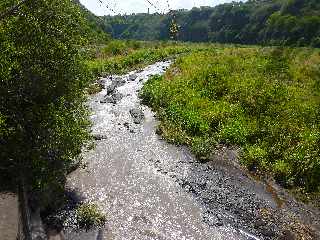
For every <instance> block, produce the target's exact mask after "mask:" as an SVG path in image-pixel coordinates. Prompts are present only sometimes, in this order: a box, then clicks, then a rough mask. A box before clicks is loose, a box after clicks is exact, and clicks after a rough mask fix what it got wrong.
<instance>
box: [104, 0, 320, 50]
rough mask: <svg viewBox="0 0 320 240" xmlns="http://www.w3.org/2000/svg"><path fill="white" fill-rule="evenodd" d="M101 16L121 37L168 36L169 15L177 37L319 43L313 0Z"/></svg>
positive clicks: (260, 0) (319, 20)
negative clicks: (175, 26) (176, 26)
mask: <svg viewBox="0 0 320 240" xmlns="http://www.w3.org/2000/svg"><path fill="white" fill-rule="evenodd" d="M104 19H105V23H106V25H109V27H108V28H107V29H109V30H108V32H110V34H112V36H113V37H114V38H121V39H140V40H168V39H170V37H171V34H170V27H171V25H172V20H173V19H174V20H175V22H176V23H177V25H178V26H180V28H179V33H178V36H177V38H178V40H181V41H192V42H207V41H211V42H220V43H241V44H269V45H270V44H275V45H295V46H314V47H320V2H319V1H318V0H249V1H245V2H232V3H226V4H221V5H218V6H216V7H201V8H193V9H192V10H191V11H188V10H184V9H181V10H177V11H171V12H170V13H168V14H165V15H163V14H157V13H156V14H133V15H130V16H115V17H110V16H106V17H104Z"/></svg>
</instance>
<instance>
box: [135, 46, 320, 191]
mask: <svg viewBox="0 0 320 240" xmlns="http://www.w3.org/2000/svg"><path fill="white" fill-rule="evenodd" d="M319 66H320V54H319V51H316V50H312V49H287V48H286V49H282V48H260V47H248V48H241V47H237V48H236V47H232V46H231V47H222V46H220V47H211V48H210V49H208V50H207V51H200V52H193V53H191V54H189V55H187V56H182V57H180V58H179V59H178V60H177V61H176V63H175V64H174V65H173V66H172V68H171V70H170V71H169V72H168V73H167V74H166V75H165V76H164V77H154V78H153V79H152V80H150V81H149V82H148V83H147V84H146V85H145V87H144V89H143V92H142V93H141V96H142V98H143V99H144V102H145V103H147V104H148V105H150V106H151V107H153V109H154V110H156V111H157V112H158V115H159V117H160V119H161V124H160V126H159V132H160V133H162V135H163V136H164V137H165V138H166V139H167V140H169V141H172V142H175V143H179V144H187V145H189V146H190V147H191V149H192V150H193V152H194V153H195V154H196V155H197V156H198V157H199V158H202V159H208V158H210V154H211V152H212V150H213V148H214V147H215V146H216V144H217V143H225V144H232V145H234V144H236V145H239V146H241V147H242V157H241V161H242V163H243V164H245V165H246V166H247V167H248V168H249V169H251V170H255V171H257V172H259V173H270V174H272V175H273V176H274V178H275V179H276V180H278V182H280V183H282V184H283V185H285V186H286V187H293V186H295V187H303V188H304V189H306V190H307V191H309V192H319V191H320V147H319V146H320V67H319Z"/></svg>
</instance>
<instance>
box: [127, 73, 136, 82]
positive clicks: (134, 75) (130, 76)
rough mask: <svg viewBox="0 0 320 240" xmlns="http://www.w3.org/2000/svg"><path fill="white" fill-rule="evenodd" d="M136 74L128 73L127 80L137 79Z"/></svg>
mask: <svg viewBox="0 0 320 240" xmlns="http://www.w3.org/2000/svg"><path fill="white" fill-rule="evenodd" d="M137 77H138V76H137V74H130V75H129V81H135V80H136V79H137Z"/></svg>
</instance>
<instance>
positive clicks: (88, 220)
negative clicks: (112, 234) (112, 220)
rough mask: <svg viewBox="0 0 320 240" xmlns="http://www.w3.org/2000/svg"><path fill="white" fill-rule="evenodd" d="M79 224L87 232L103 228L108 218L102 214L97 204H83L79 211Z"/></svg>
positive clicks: (77, 211) (77, 212)
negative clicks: (95, 228)
mask: <svg viewBox="0 0 320 240" xmlns="http://www.w3.org/2000/svg"><path fill="white" fill-rule="evenodd" d="M76 214H77V222H78V224H79V227H80V228H85V229H87V230H89V229H91V228H94V227H102V226H103V225H104V224H105V222H106V216H105V215H104V214H102V213H101V211H100V210H99V208H98V206H97V205H95V204H88V203H87V204H82V205H80V206H79V207H78V208H77V210H76Z"/></svg>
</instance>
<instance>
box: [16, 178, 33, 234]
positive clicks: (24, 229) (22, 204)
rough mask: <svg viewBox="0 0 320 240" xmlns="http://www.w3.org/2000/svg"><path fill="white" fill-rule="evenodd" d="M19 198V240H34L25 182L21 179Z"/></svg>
mask: <svg viewBox="0 0 320 240" xmlns="http://www.w3.org/2000/svg"><path fill="white" fill-rule="evenodd" d="M18 198H19V231H18V236H17V240H32V237H31V229H30V208H29V204H28V196H27V191H26V188H25V183H24V180H23V179H22V178H21V180H20V184H19V187H18Z"/></svg>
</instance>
